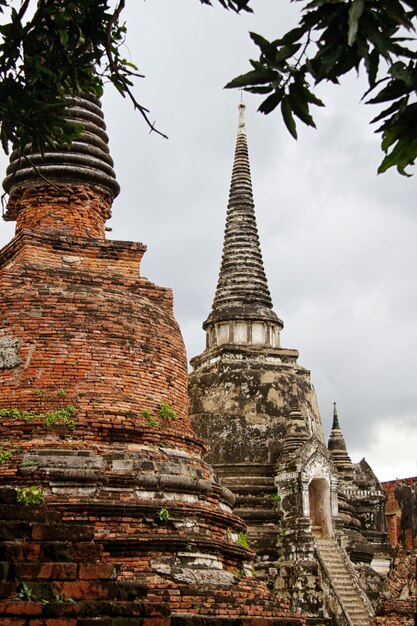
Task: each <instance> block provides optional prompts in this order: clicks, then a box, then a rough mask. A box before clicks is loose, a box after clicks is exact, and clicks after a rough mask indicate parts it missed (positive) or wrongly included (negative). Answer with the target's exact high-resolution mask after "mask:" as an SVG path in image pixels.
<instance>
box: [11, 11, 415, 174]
mask: <svg viewBox="0 0 417 626" xmlns="http://www.w3.org/2000/svg"><path fill="white" fill-rule="evenodd" d="M132 1H134V0H132ZM199 1H200V3H201V4H203V5H214V4H217V5H220V6H222V7H223V8H225V9H228V10H230V11H234V12H235V13H239V12H248V13H251V12H252V7H251V6H250V5H251V4H254V2H253V0H199ZM292 1H293V2H299V3H302V4H303V6H302V7H301V17H300V22H299V24H298V26H297V27H296V28H294V29H293V30H291V31H290V32H288V33H287V34H285V35H284V36H283V37H281V38H280V39H275V40H273V41H268V40H266V39H265V38H264V37H262V36H261V35H256V34H255V33H251V37H252V39H253V41H254V43H255V44H256V45H257V46H258V48H259V50H260V56H259V59H258V60H256V61H251V64H252V69H251V71H250V72H248V73H247V74H244V75H242V76H239V77H237V78H235V79H234V80H233V81H231V82H230V83H229V84H228V85H227V86H228V87H240V88H244V89H245V90H247V91H251V92H254V93H257V94H261V95H263V96H265V98H264V100H263V102H262V103H261V105H260V107H259V109H260V111H262V112H263V113H270V112H271V111H273V110H274V109H276V108H277V107H280V108H281V112H282V116H283V119H284V122H285V124H286V126H287V128H288V130H289V131H290V133H291V134H292V135H293V136H294V137H296V136H297V120H301V121H302V122H303V123H304V124H307V125H308V126H314V125H315V123H314V118H313V115H312V109H313V105H314V106H323V103H322V102H321V100H320V99H319V98H318V97H317V95H316V94H315V93H314V89H315V87H316V86H317V84H319V83H320V82H322V81H324V80H326V81H331V82H333V83H337V82H338V80H339V78H340V77H341V76H342V75H343V74H346V73H348V72H350V71H351V70H355V71H359V70H360V69H363V70H364V71H365V72H366V74H367V77H368V82H369V90H368V91H367V92H366V93H365V94H364V98H365V99H366V101H367V102H368V103H371V104H373V105H383V106H387V105H388V106H387V108H385V109H384V110H382V111H380V112H379V113H378V115H377V116H376V117H375V119H374V120H373V122H374V123H375V124H378V126H377V129H376V132H379V133H381V135H382V149H383V150H384V152H385V157H384V159H383V161H382V163H381V165H380V167H379V171H380V172H384V171H385V170H387V169H388V168H389V167H392V166H396V167H397V169H398V170H399V171H400V172H401V173H402V174H406V168H407V167H408V166H410V165H412V164H413V163H414V160H415V158H416V156H417V102H416V87H417V52H416V45H415V38H414V34H415V22H416V15H417V6H416V0H312V1H310V2H307V0H292ZM112 6H113V7H114V8H111V7H112ZM124 7H125V0H0V138H1V143H2V146H3V149H4V151H5V152H6V153H8V151H9V148H10V145H13V146H20V148H21V149H22V150H23V148H24V146H25V145H27V144H29V143H30V144H32V147H33V149H35V150H38V151H40V152H43V151H44V150H45V148H46V147H47V146H51V145H52V144H55V145H56V144H59V145H64V146H65V145H67V146H70V145H71V142H72V141H73V140H74V139H76V138H77V137H79V135H80V133H81V132H82V126H81V125H80V124H71V123H70V122H68V121H66V120H65V105H66V102H67V100H66V97H67V96H71V95H77V94H81V93H82V94H84V95H87V96H88V95H90V96H100V95H101V93H102V90H103V83H104V82H106V81H107V82H110V83H112V84H113V85H114V86H115V87H116V89H117V90H118V91H119V92H120V94H121V95H122V96H123V97H125V98H128V99H129V100H130V101H131V103H132V104H133V106H134V108H135V109H136V110H137V111H138V112H139V113H140V114H141V115H142V116H143V118H144V120H145V122H146V124H147V125H148V127H149V128H150V130H151V131H155V132H157V133H158V134H160V135H163V133H162V132H160V131H159V130H157V128H156V126H155V124H154V122H152V121H151V118H150V112H149V110H148V109H147V108H146V107H145V106H144V105H143V104H141V103H140V102H139V101H138V100H137V98H136V96H135V94H134V87H135V79H136V78H141V77H143V74H140V73H139V71H138V68H137V67H136V66H135V65H134V64H133V63H131V62H130V61H129V60H127V59H126V58H125V57H124V56H123V53H122V51H123V50H124V49H125V47H124V42H125V37H126V27H125V24H123V23H122V22H121V19H120V18H121V15H122V12H123V9H124ZM385 103H387V104H385ZM163 136H165V135H163Z"/></svg>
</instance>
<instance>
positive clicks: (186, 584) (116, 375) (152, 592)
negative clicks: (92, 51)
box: [0, 98, 304, 626]
mask: <svg viewBox="0 0 417 626" xmlns="http://www.w3.org/2000/svg"><path fill="white" fill-rule="evenodd" d="M68 116H69V118H70V119H73V120H76V121H81V122H82V123H83V125H84V129H85V130H84V134H83V136H82V137H81V138H80V139H79V140H78V141H77V142H75V143H74V145H73V147H72V149H71V151H65V150H60V149H56V150H51V151H50V152H47V153H46V154H44V155H43V156H41V155H39V154H33V153H32V151H31V150H30V146H29V147H28V148H27V153H26V154H25V156H23V157H21V156H19V154H18V153H17V152H15V153H13V154H12V156H11V160H10V166H9V168H8V171H7V177H6V179H5V182H4V187H5V190H6V191H7V192H8V194H9V196H10V197H9V201H8V204H7V209H6V214H5V217H6V219H8V220H16V235H15V237H14V239H13V240H12V241H11V242H10V243H9V244H8V245H7V246H6V247H5V248H4V249H3V250H2V251H1V253H0V280H1V283H0V284H1V295H0V311H1V313H0V385H1V386H0V389H1V395H0V415H1V422H0V437H1V446H0V461H1V464H0V473H1V480H2V486H1V488H0V498H1V515H0V517H1V521H0V528H1V547H0V553H1V558H0V561H1V568H0V570H1V574H2V583H1V585H0V595H1V598H2V599H1V600H0V615H1V616H2V622H1V623H2V624H4V625H5V624H8V625H9V624H10V625H12V624H13V626H23V625H25V626H64V625H65V626H93V625H94V626H122V625H123V626H133V625H136V626H140V625H143V626H145V625H146V626H175V625H177V626H180V625H184V626H185V625H186V624H187V625H188V624H204V625H206V624H212V625H214V624H216V625H221V624H228V625H233V626H235V625H237V624H242V625H246V626H257V625H259V626H265V625H272V626H275V625H276V626H278V625H285V624H287V625H289V624H293V625H296V624H297V625H298V624H302V623H304V621H303V619H302V618H295V617H291V616H290V615H289V613H288V611H287V609H286V607H285V606H284V605H282V604H281V605H280V604H279V603H278V602H277V601H276V600H274V599H273V598H272V597H271V596H270V595H269V592H268V591H267V589H266V587H265V586H263V584H262V583H260V582H258V581H257V580H256V579H255V578H254V577H253V576H252V570H251V564H250V561H251V557H252V556H253V553H252V551H251V550H250V549H248V547H247V545H246V541H245V534H244V533H245V525H244V522H243V521H242V520H241V519H239V518H238V517H236V516H235V515H234V514H233V513H232V505H233V501H234V497H233V495H232V493H231V492H230V491H229V490H228V489H225V488H224V487H222V486H221V484H220V483H219V481H218V479H217V478H216V475H215V474H214V472H213V470H212V468H211V466H210V465H208V464H207V463H206V462H204V461H203V460H202V456H201V453H202V448H203V446H202V443H201V441H200V440H199V439H198V438H197V437H196V436H195V434H194V433H193V431H192V430H191V427H190V421H189V416H188V400H187V367H186V355H185V349H184V345H183V340H182V337H181V333H180V330H179V328H178V325H177V323H176V322H175V320H174V317H173V310H172V294H171V291H170V290H168V289H163V288H160V287H157V286H155V285H154V284H152V283H150V282H149V281H148V280H147V279H145V278H142V277H140V275H139V264H140V260H141V257H142V255H143V253H144V252H145V249H146V248H145V246H143V245H142V244H139V243H130V242H124V241H107V240H106V239H105V222H106V220H107V219H108V217H109V216H110V209H111V205H112V201H113V199H114V197H115V196H116V194H117V193H118V191H119V187H118V184H117V182H116V179H115V175H114V172H113V169H112V161H111V158H110V156H109V153H108V147H107V135H106V132H105V126H104V122H103V116H102V112H101V109H100V106H99V104H98V102H96V101H93V100H90V99H85V98H74V99H71V100H69V104H68ZM71 407H73V408H71Z"/></svg>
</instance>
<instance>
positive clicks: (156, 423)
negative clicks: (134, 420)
mask: <svg viewBox="0 0 417 626" xmlns="http://www.w3.org/2000/svg"><path fill="white" fill-rule="evenodd" d="M140 414H141V415H142V416H143V417H144V418H145V419H146V421H147V422H148V424H149V426H153V427H154V428H161V424H160V422H159V420H157V419H156V417H155V415H154V414H153V413H152V411H149V409H144V410H143V411H141V412H140Z"/></svg>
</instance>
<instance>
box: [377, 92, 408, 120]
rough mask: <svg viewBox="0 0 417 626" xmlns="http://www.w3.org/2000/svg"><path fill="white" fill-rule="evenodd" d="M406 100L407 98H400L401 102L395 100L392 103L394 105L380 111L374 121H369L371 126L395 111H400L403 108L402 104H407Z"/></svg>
mask: <svg viewBox="0 0 417 626" xmlns="http://www.w3.org/2000/svg"><path fill="white" fill-rule="evenodd" d="M407 100H408V97H407V96H406V97H405V98H402V99H401V100H397V101H396V102H394V104H392V105H391V106H390V107H388V109H385V110H384V111H381V113H379V115H377V116H376V117H374V119H373V120H371V124H374V123H375V122H379V121H380V120H382V119H384V117H387V116H388V115H391V114H392V113H394V112H395V111H398V110H399V109H401V107H402V106H404V104H407Z"/></svg>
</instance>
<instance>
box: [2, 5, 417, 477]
mask: <svg viewBox="0 0 417 626" xmlns="http://www.w3.org/2000/svg"><path fill="white" fill-rule="evenodd" d="M126 4H127V8H126V10H125V19H126V21H127V26H128V37H127V46H128V47H127V48H126V52H125V54H126V56H127V57H128V58H130V57H131V58H132V60H133V61H134V62H135V63H136V64H137V65H139V67H140V71H141V72H143V73H144V74H146V79H145V80H141V81H140V82H138V83H137V85H136V89H135V93H136V95H137V97H138V100H139V101H140V102H141V103H142V104H145V105H146V106H148V107H149V108H150V109H151V118H152V120H156V122H157V125H158V127H159V128H160V129H161V130H163V131H164V132H165V133H166V134H168V135H169V140H168V141H166V140H163V139H162V138H160V137H158V136H157V135H156V134H151V135H150V134H149V133H148V129H147V128H146V126H145V125H144V123H143V122H142V120H141V117H140V116H139V115H138V114H137V113H134V112H133V111H132V110H131V107H130V104H129V102H127V101H124V100H123V99H122V98H120V97H119V96H118V95H117V94H116V93H113V92H112V90H111V89H110V88H109V89H107V91H106V94H105V98H104V111H105V115H106V122H107V127H108V132H109V135H110V147H111V153H112V156H113V159H114V161H115V169H116V173H117V177H118V180H119V182H120V184H121V187H122V191H121V194H120V196H119V198H118V199H117V200H116V202H115V204H114V207H113V218H112V220H111V221H110V223H109V225H110V226H111V227H112V228H113V232H112V233H111V235H110V236H111V238H114V239H127V240H135V241H142V242H143V243H145V244H146V245H147V246H148V252H147V253H146V255H145V258H144V260H143V264H142V273H143V275H145V276H147V277H148V278H149V279H150V280H151V281H152V282H155V283H157V284H159V285H161V286H165V287H171V288H172V289H173V291H174V300H175V313H176V317H177V320H178V321H179V323H180V325H181V328H182V332H183V335H184V339H185V342H186V346H187V351H188V356H189V358H191V357H193V356H195V355H196V354H199V353H200V352H201V351H202V350H203V349H204V345H205V337H204V332H203V330H202V328H201V324H202V322H203V321H204V320H205V319H206V317H207V315H208V313H209V312H210V307H211V301H212V298H213V295H214V290H215V287H216V282H217V275H218V271H219V267H220V258H221V249H222V239H223V231H224V223H225V217H226V205H227V199H228V191H229V184H230V175H231V167H232V161H233V153H234V145H235V138H236V128H237V119H238V112H237V105H238V102H239V98H240V95H239V93H238V92H235V91H225V90H223V85H224V84H225V83H226V82H228V81H229V80H230V79H231V78H233V77H234V76H236V75H238V74H240V73H243V72H246V71H247V70H248V69H249V64H248V58H250V57H251V58H256V48H255V46H254V45H253V44H252V43H251V41H250V39H249V37H248V34H247V32H248V31H249V30H254V31H255V32H258V33H261V34H263V35H264V36H266V37H269V36H270V37H271V38H275V37H278V36H279V35H281V34H283V33H284V32H286V30H288V29H290V28H292V27H294V26H295V25H296V22H297V16H298V11H299V8H300V3H290V2H289V0H280V2H277V1H276V0H262V2H261V1H260V0H257V1H256V0H255V1H254V2H253V6H254V8H255V14H254V15H252V16H236V15H234V14H233V13H231V12H227V11H225V10H223V9H222V8H221V7H220V5H219V6H214V7H212V8H210V7H206V6H202V5H200V3H199V2H198V0H175V2H173V1H172V0H147V2H145V1H143V0H127V3H126ZM362 85H363V84H362ZM321 96H322V97H323V98H324V100H325V101H326V104H327V106H326V109H324V110H321V109H317V113H316V120H317V126H318V130H312V129H307V128H301V127H300V132H299V140H298V141H297V142H295V141H294V140H293V139H292V138H291V137H290V136H289V135H288V132H287V131H286V129H285V128H284V126H283V124H282V121H281V118H280V114H279V113H275V114H271V115H269V116H266V117H265V116H261V114H259V113H257V112H256V109H257V106H258V105H259V101H258V100H257V99H256V96H251V95H247V96H245V100H246V104H247V110H246V112H247V135H248V142H249V154H250V162H251V169H252V183H253V190H254V197H255V206H256V213H257V219H258V228H259V233H260V239H261V246H262V250H263V256H264V262H265V268H266V272H267V276H268V280H269V287H270V291H271V294H272V298H273V302H274V309H275V311H276V313H277V314H278V316H279V317H280V318H281V319H283V320H284V323H285V327H284V331H283V332H282V345H283V346H284V347H287V348H296V349H298V350H299V351H300V358H299V362H300V364H302V365H303V366H305V367H307V368H308V369H310V370H311V376H312V381H313V384H314V386H315V388H316V392H317V395H318V400H319V406H320V411H321V415H322V419H323V424H324V428H325V432H326V435H328V433H329V429H330V425H331V415H332V406H333V405H332V403H333V401H337V403H338V411H339V417H340V421H341V426H342V430H343V431H344V434H345V438H346V441H347V444H348V448H349V452H350V455H351V457H352V460H353V461H354V462H358V461H359V460H360V459H361V458H362V457H365V458H366V459H367V461H368V462H369V463H370V464H371V466H372V467H373V469H374V471H375V472H376V474H377V475H378V477H379V478H380V479H381V480H389V479H392V478H397V477H398V478H402V477H405V476H415V475H417V384H416V378H417V280H416V277H417V210H416V202H415V197H416V185H417V177H416V175H415V176H414V177H412V178H411V179H406V178H404V177H402V176H400V175H398V174H397V173H395V172H388V173H387V174H384V175H382V176H377V175H376V170H377V167H378V164H379V162H380V160H381V156H380V149H379V140H378V137H376V136H374V135H373V134H372V133H371V131H370V128H369V126H368V122H369V119H371V118H372V116H373V115H375V111H373V110H371V107H369V106H368V107H366V106H365V105H363V104H361V103H360V102H359V101H360V97H361V82H360V80H357V79H355V77H351V78H348V79H347V80H345V81H344V82H343V83H342V85H341V87H338V88H337V87H333V86H330V87H326V86H324V87H323V88H322V89H321ZM1 165H2V170H3V172H4V171H5V167H6V159H5V158H4V157H3V158H2V160H1ZM13 229H14V225H13V224H3V225H2V226H1V230H0V244H1V245H3V244H5V243H6V242H7V241H8V240H9V239H10V238H11V236H12V234H13Z"/></svg>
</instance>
